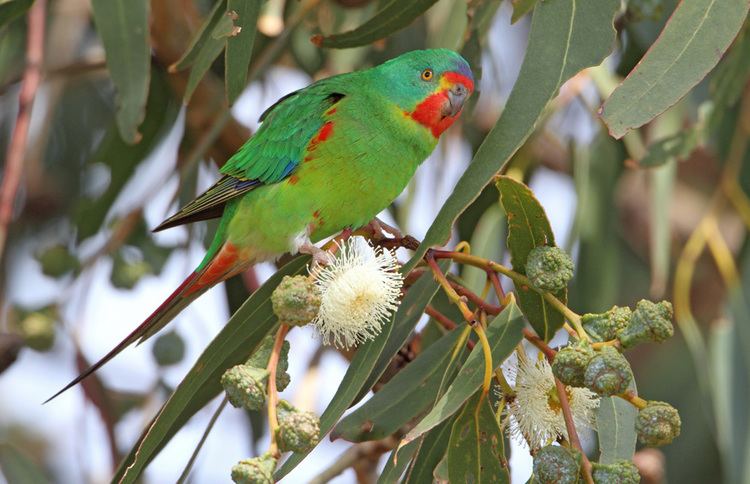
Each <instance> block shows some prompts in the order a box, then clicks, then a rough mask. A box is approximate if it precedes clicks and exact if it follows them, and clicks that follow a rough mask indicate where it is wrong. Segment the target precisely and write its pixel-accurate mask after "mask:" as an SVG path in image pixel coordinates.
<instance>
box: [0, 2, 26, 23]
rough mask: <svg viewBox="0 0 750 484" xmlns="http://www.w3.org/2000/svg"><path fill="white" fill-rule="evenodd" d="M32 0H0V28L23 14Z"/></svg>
mask: <svg viewBox="0 0 750 484" xmlns="http://www.w3.org/2000/svg"><path fill="white" fill-rule="evenodd" d="M32 3H34V0H0V29H2V28H3V27H5V26H6V25H8V24H9V23H11V22H12V21H14V20H15V19H17V18H18V17H20V16H21V15H23V14H25V13H26V11H27V10H28V9H29V7H31V4H32Z"/></svg>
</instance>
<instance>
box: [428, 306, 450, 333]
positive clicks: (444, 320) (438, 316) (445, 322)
mask: <svg viewBox="0 0 750 484" xmlns="http://www.w3.org/2000/svg"><path fill="white" fill-rule="evenodd" d="M424 312H425V314H427V316H429V317H431V318H432V319H434V320H435V321H437V322H438V323H440V326H442V327H443V328H445V329H447V330H448V331H451V330H453V329H456V323H454V322H453V321H451V319H450V318H449V317H448V316H446V315H445V314H443V313H441V312H440V311H438V310H437V309H435V308H434V307H432V306H427V307H426V308H425V310H424Z"/></svg>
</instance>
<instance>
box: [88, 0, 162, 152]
mask: <svg viewBox="0 0 750 484" xmlns="http://www.w3.org/2000/svg"><path fill="white" fill-rule="evenodd" d="M148 5H149V4H148V0H92V1H91V7H92V10H93V12H94V23H95V24H96V29H97V31H98V32H99V36H100V37H101V39H102V43H103V44H104V51H105V53H106V57H107V69H108V70H109V75H110V77H111V78H112V82H113V83H114V85H115V88H116V89H117V126H118V127H119V129H120V136H122V139H123V140H125V141H126V142H128V143H130V144H133V143H139V142H140V141H141V138H142V135H141V133H139V132H138V126H140V124H141V123H142V122H143V119H144V117H145V116H146V99H147V97H148V86H149V76H150V74H151V64H150V63H151V48H150V46H149V29H148Z"/></svg>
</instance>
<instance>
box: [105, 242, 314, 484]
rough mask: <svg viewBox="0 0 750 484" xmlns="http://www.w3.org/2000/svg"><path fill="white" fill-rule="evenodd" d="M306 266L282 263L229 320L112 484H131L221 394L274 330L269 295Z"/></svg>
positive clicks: (303, 262) (299, 261)
mask: <svg viewBox="0 0 750 484" xmlns="http://www.w3.org/2000/svg"><path fill="white" fill-rule="evenodd" d="M308 261H309V258H307V257H298V258H297V259H294V260H293V261H291V262H289V263H287V264H286V265H285V266H284V267H282V268H281V269H280V270H279V271H278V272H276V274H274V275H273V276H272V277H271V278H270V279H269V280H268V281H266V283H265V284H263V286H261V287H260V289H258V290H257V291H255V292H254V293H253V294H252V295H251V296H250V297H249V298H248V299H247V301H245V303H244V304H243V305H242V307H240V309H239V310H238V311H237V312H236V313H234V315H232V317H231V318H230V319H229V322H227V324H226V326H224V328H222V330H221V331H220V332H219V334H218V335H216V337H215V338H214V339H213V340H212V341H211V343H210V344H209V345H208V347H207V348H206V349H205V350H204V351H203V353H202V354H201V356H200V357H199V358H198V361H196V363H195V365H193V368H192V369H191V370H190V372H189V373H188V374H187V376H186V377H185V378H184V379H183V380H182V381H181V382H180V384H179V385H178V386H177V388H176V389H175V391H174V393H173V394H172V396H171V397H169V400H167V402H166V403H165V404H164V406H163V407H162V409H161V410H160V411H159V413H158V414H157V416H156V417H155V418H154V420H153V421H152V422H151V423H150V424H149V425H148V427H147V428H146V430H145V431H144V433H143V434H142V435H141V437H140V439H138V442H136V444H135V446H133V448H132V449H131V451H130V454H129V455H128V456H127V457H126V458H125V459H124V460H123V461H122V462H121V463H120V467H119V468H118V469H117V473H116V474H115V477H114V478H113V481H118V482H120V484H124V483H132V482H135V481H136V480H137V479H138V477H139V476H140V475H141V473H142V472H143V470H144V469H145V467H146V465H147V464H148V463H149V462H150V461H151V459H153V458H154V457H155V456H156V454H158V453H159V451H161V449H162V448H163V447H164V445H166V444H167V442H169V440H170V439H171V438H172V437H173V436H174V434H175V433H176V432H177V431H178V430H179V429H180V428H182V426H183V425H185V423H186V422H187V421H188V420H189V419H190V417H192V416H193V415H194V414H195V413H196V412H197V411H198V410H200V409H201V408H203V407H204V406H205V405H206V404H207V403H208V402H209V401H211V400H212V399H213V398H215V397H216V396H217V395H218V394H219V393H220V392H221V383H220V381H219V380H220V378H221V375H222V373H223V372H224V371H225V370H226V369H228V368H230V367H232V366H234V365H237V364H240V363H242V362H244V361H247V359H248V357H249V356H250V354H252V353H253V352H254V351H255V349H256V348H257V347H258V345H259V344H260V342H261V340H262V339H263V338H264V337H265V336H266V335H267V334H269V333H270V332H271V331H272V330H273V329H274V328H275V327H276V325H277V323H278V320H277V318H276V316H275V315H274V314H273V309H272V308H271V299H270V298H271V293H272V292H273V290H274V289H276V286H277V285H278V284H279V282H280V281H281V279H282V278H283V277H284V276H285V275H293V274H301V273H303V272H304V271H305V267H306V264H307V262H308Z"/></svg>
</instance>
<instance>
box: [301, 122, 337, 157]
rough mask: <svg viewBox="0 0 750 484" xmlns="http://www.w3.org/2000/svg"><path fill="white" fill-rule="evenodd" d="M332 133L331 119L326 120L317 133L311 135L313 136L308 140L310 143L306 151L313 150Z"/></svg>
mask: <svg viewBox="0 0 750 484" xmlns="http://www.w3.org/2000/svg"><path fill="white" fill-rule="evenodd" d="M332 134H333V121H327V122H326V123H325V124H324V125H323V126H321V127H320V130H319V131H318V134H316V135H315V136H313V138H312V139H311V140H310V144H309V145H308V146H307V151H315V150H316V149H317V148H318V145H319V144H320V143H322V142H324V141H326V140H327V139H328V138H330V137H331V135H332Z"/></svg>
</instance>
